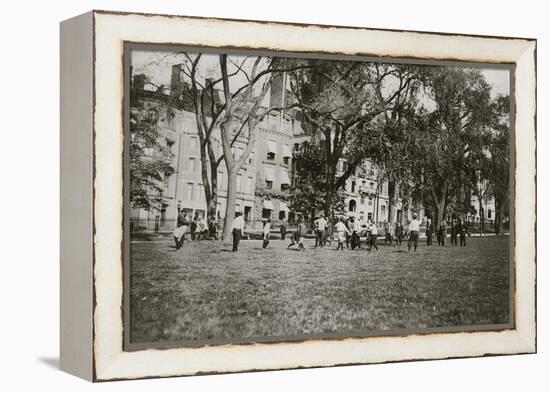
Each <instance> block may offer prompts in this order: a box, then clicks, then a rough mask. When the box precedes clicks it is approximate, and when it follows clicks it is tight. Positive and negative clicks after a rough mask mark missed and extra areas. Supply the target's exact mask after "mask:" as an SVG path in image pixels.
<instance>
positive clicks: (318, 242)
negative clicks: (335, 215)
mask: <svg viewBox="0 0 550 393" xmlns="http://www.w3.org/2000/svg"><path fill="white" fill-rule="evenodd" d="M326 228H327V220H325V216H324V215H323V214H321V217H320V218H318V219H317V220H316V221H315V235H316V239H315V247H317V246H320V247H323V246H324V245H325V230H326Z"/></svg>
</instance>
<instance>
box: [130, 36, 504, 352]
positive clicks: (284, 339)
mask: <svg viewBox="0 0 550 393" xmlns="http://www.w3.org/2000/svg"><path fill="white" fill-rule="evenodd" d="M132 51H150V52H170V51H188V52H190V53H194V51H195V52H200V53H202V54H212V55H217V54H220V53H224V54H229V55H250V56H270V55H271V56H273V55H274V52H270V51H264V50H262V51H255V50H252V49H248V50H238V49H223V50H220V49H218V48H213V47H197V46H194V47H187V46H185V45H175V44H170V45H166V44H150V43H143V42H140V43H138V42H128V41H124V51H123V64H124V72H123V78H124V82H123V85H124V97H123V99H124V107H123V110H124V113H123V116H124V135H125V138H124V141H125V142H124V163H123V165H124V185H123V187H124V201H125V202H124V206H123V209H124V212H123V214H124V229H125V230H124V231H123V235H124V296H123V319H124V325H123V326H124V346H123V348H124V350H125V351H135V350H142V349H168V348H199V347H203V346H207V345H208V346H214V345H227V344H231V345H248V344H254V343H264V344H275V343H292V342H303V341H306V340H338V339H343V338H369V337H370V338H372V337H386V336H391V337H396V336H400V337H406V336H410V335H418V334H420V335H422V334H434V333H456V332H484V331H493V332H495V331H504V330H510V329H514V326H515V320H514V310H515V304H514V289H515V280H514V270H515V269H514V266H515V264H514V253H513V244H514V241H513V240H514V238H515V233H514V224H513V221H514V219H513V217H514V215H513V212H514V203H513V195H511V196H510V201H509V205H510V216H511V219H510V237H509V248H510V253H509V276H508V278H509V288H510V291H509V298H510V303H509V310H508V311H509V321H508V322H507V323H498V324H497V323H495V324H478V325H457V326H445V327H428V328H410V329H406V328H401V329H387V330H369V331H367V330H353V331H342V332H334V333H314V334H295V335H282V336H251V337H242V338H239V337H234V338H223V339H216V338H214V339H198V340H183V339H182V340H174V341H163V340H159V341H156V342H139V343H134V342H131V340H130V329H129V326H130V290H131V288H130V263H131V258H130V249H131V234H130V232H129V228H130V210H131V208H130V202H129V201H130V196H129V187H128V185H129V184H130V170H129V160H130V152H129V138H128V135H129V121H130V107H131V102H130V75H129V72H130V67H131V65H132V64H131V53H132ZM276 55H277V57H284V58H306V59H321V60H327V61H358V62H375V63H381V64H413V65H423V66H442V67H446V66H449V67H464V68H470V69H471V68H479V69H484V70H487V69H500V70H506V71H508V72H509V78H510V81H509V83H510V85H509V86H510V155H511V160H510V170H509V172H510V179H511V182H510V184H511V185H513V182H514V178H513V168H514V167H515V149H514V140H515V127H514V126H515V124H514V121H513V119H514V113H513V112H514V108H515V99H514V73H515V65H514V64H513V63H512V64H510V63H498V64H495V63H479V62H468V61H448V60H424V59H414V60H413V59H401V58H384V57H369V56H357V55H333V54H326V53H324V54H320V53H313V52H309V53H296V52H281V51H278V52H276ZM512 189H513V187H512ZM127 327H128V328H127Z"/></svg>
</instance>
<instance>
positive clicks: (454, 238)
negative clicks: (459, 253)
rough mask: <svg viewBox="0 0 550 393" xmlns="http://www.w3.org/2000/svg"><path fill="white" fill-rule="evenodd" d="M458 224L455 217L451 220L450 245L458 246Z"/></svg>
mask: <svg viewBox="0 0 550 393" xmlns="http://www.w3.org/2000/svg"><path fill="white" fill-rule="evenodd" d="M457 235H458V224H457V222H456V220H455V219H452V220H451V246H458V242H457Z"/></svg>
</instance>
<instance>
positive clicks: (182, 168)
mask: <svg viewBox="0 0 550 393" xmlns="http://www.w3.org/2000/svg"><path fill="white" fill-rule="evenodd" d="M178 67H179V66H174V67H173V70H172V75H173V77H172V84H171V86H170V87H169V88H165V87H162V88H160V89H159V88H154V87H152V86H147V85H146V83H145V80H146V78H145V77H144V76H143V75H135V76H134V78H133V82H132V84H131V90H132V92H131V94H132V96H133V97H134V99H135V100H138V101H139V102H140V103H143V104H144V106H145V107H146V108H148V109H152V110H156V111H157V112H158V114H159V116H158V127H159V129H160V134H161V139H162V140H161V141H160V142H161V144H163V145H165V146H166V147H168V148H169V150H170V151H171V153H172V154H171V157H170V160H171V164H172V166H173V168H174V174H173V175H171V176H167V177H166V179H164V192H163V197H164V200H165V207H164V208H163V209H162V210H161V211H160V212H158V211H147V210H144V209H137V208H134V209H132V211H131V223H132V227H133V229H134V230H148V231H170V230H172V229H173V228H174V226H175V220H176V218H177V215H178V212H179V211H181V210H183V211H185V212H186V213H187V215H188V216H189V217H199V218H200V217H205V216H206V214H207V205H206V198H205V193H204V185H203V175H202V162H201V153H200V138H199V134H198V129H197V124H196V120H195V113H194V111H193V107H192V102H190V101H185V100H176V101H174V100H173V99H172V96H171V92H174V91H177V90H178V89H181V86H178V85H177V84H178V83H180V82H179V78H176V77H175V75H177V74H178V73H179V69H178ZM286 84H287V83H286V81H285V80H284V78H283V80H278V81H277V80H275V81H274V83H272V88H271V90H270V91H269V93H268V95H267V97H266V99H267V100H269V105H270V107H283V106H288V105H289V104H290V103H291V94H290V92H289V91H288V89H286V88H285V89H282V86H286ZM211 99H213V100H216V99H217V98H216V97H212V98H211ZM166 107H170V109H171V110H170V111H169V113H168V112H166ZM299 118H300V116H299V113H298V112H296V111H295V110H277V111H272V112H270V113H269V114H268V115H266V116H265V117H264V118H263V119H262V120H261V122H260V123H259V124H258V126H257V127H258V128H257V129H256V130H255V132H257V138H256V143H255V146H254V148H253V150H252V151H251V153H250V154H249V156H248V157H247V158H246V160H245V162H244V164H243V166H242V168H241V170H240V171H239V173H238V175H237V181H236V186H237V187H236V188H237V200H236V211H240V212H242V213H243V215H244V219H245V222H246V223H247V227H248V228H249V229H258V230H259V229H261V228H262V226H263V223H264V222H265V220H267V219H268V218H269V219H271V220H272V221H273V223H274V226H277V225H278V224H279V223H281V222H282V221H283V220H289V218H290V219H291V221H292V218H293V217H294V212H292V206H291V205H290V187H291V180H292V179H293V173H292V171H293V157H294V154H293V153H294V152H295V150H296V149H297V147H299V146H300V145H301V144H302V143H303V142H304V141H306V140H307V139H308V137H307V136H306V135H305V133H304V131H303V129H302V125H301V122H300V120H299ZM211 138H212V141H213V148H214V151H215V152H216V156H217V157H220V156H221V154H222V153H223V151H222V146H221V136H220V130H219V129H214V131H213V134H212V137H211ZM246 144H247V138H246V137H239V138H237V139H236V141H235V143H234V145H233V147H232V150H233V155H234V157H235V158H236V159H239V158H240V157H241V156H242V154H243V153H244V150H245V148H246ZM207 164H208V163H207ZM345 166H346V162H345V160H341V161H340V162H339V164H338V171H339V173H338V174H341V173H343V172H344V171H345V169H346V168H345ZM207 169H208V170H207V171H206V172H207V175H208V176H210V175H209V174H210V168H207ZM378 175H379V173H378V170H377V168H376V167H375V166H374V165H372V164H371V163H370V162H369V161H365V162H364V163H363V164H362V165H361V167H360V168H359V169H358V170H357V171H356V173H355V174H354V175H352V176H350V177H349V179H347V181H346V184H345V209H344V210H345V211H343V212H342V213H343V214H345V215H347V216H354V217H357V218H358V219H359V221H360V222H362V223H364V222H366V221H367V220H368V219H372V220H373V221H375V222H377V223H379V224H380V225H382V223H384V222H388V221H391V222H393V221H395V220H396V219H398V220H400V219H401V215H402V214H405V217H404V218H405V220H407V219H410V217H411V214H412V212H411V211H410V209H407V212H405V213H403V212H402V204H401V201H399V200H398V201H397V202H396V204H395V206H394V213H393V214H394V215H395V216H394V217H393V218H390V217H389V196H388V183H387V181H380V180H379V176H378ZM217 182H218V195H217V208H216V217H217V219H218V222H219V223H220V224H221V222H222V220H223V218H224V216H225V209H226V196H227V170H226V166H225V162H224V161H223V160H222V161H221V162H220V164H219V166H218V172H217ZM296 213H299V212H296ZM421 214H422V213H421Z"/></svg>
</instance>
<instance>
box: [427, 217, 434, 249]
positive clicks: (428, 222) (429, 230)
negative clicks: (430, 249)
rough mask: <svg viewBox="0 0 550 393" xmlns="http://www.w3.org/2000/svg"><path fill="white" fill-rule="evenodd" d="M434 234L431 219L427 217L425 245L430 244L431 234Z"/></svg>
mask: <svg viewBox="0 0 550 393" xmlns="http://www.w3.org/2000/svg"><path fill="white" fill-rule="evenodd" d="M433 234H434V226H433V224H432V219H431V218H428V220H427V221H426V245H427V246H431V245H432V236H433Z"/></svg>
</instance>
